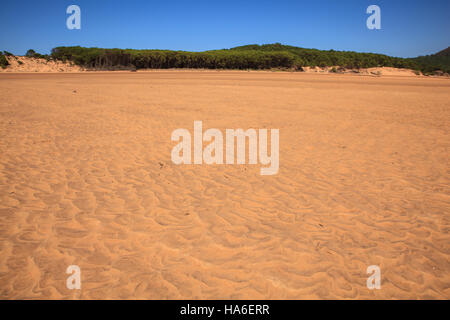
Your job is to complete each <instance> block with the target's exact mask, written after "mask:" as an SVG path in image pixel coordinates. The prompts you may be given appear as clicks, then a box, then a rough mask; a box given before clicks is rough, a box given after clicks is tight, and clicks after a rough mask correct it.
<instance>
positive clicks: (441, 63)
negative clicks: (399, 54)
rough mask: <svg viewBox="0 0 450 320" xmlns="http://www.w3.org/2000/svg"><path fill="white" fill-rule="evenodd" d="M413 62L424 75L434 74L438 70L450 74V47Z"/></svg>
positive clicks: (415, 59)
mask: <svg viewBox="0 0 450 320" xmlns="http://www.w3.org/2000/svg"><path fill="white" fill-rule="evenodd" d="M412 60H414V62H415V63H416V64H417V65H418V67H419V69H420V70H421V71H423V72H424V73H432V72H434V71H436V70H440V71H442V72H446V73H450V47H448V48H447V49H444V50H442V51H440V52H438V53H436V54H432V55H429V56H421V57H417V58H414V59H412Z"/></svg>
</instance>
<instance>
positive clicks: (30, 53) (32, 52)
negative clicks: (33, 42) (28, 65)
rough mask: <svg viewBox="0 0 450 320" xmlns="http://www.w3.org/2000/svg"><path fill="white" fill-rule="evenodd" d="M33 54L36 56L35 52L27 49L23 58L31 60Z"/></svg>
mask: <svg viewBox="0 0 450 320" xmlns="http://www.w3.org/2000/svg"><path fill="white" fill-rule="evenodd" d="M35 54H36V51H34V50H33V49H29V50H28V51H27V53H25V57H29V58H32V57H33V56H34V55H35Z"/></svg>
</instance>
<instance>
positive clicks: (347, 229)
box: [0, 71, 450, 299]
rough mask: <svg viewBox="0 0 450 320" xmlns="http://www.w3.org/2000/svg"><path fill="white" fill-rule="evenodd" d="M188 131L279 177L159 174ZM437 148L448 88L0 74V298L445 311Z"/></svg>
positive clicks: (449, 203) (448, 259) (239, 77)
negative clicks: (271, 141) (416, 302)
mask: <svg viewBox="0 0 450 320" xmlns="http://www.w3.org/2000/svg"><path fill="white" fill-rule="evenodd" d="M194 120H202V121H203V125H204V127H205V128H218V129H221V130H223V131H224V130H225V128H243V129H248V128H279V129H280V171H279V173H278V174H277V175H274V176H261V175H260V174H259V169H260V165H197V166H196V165H182V166H176V165H174V164H172V162H171V158H170V153H171V150H172V148H173V146H174V145H175V144H176V143H174V142H172V141H171V140H170V136H171V132H172V131H173V130H174V129H176V128H187V129H189V130H191V132H192V125H193V121H194ZM449 133H450V81H449V80H448V79H438V78H420V77H389V76H385V77H370V76H359V75H355V76H352V75H320V74H306V73H271V72H224V71H222V72H213V71H211V72H204V71H202V72H192V71H189V72H187V71H183V72H177V71H165V72H163V71H154V72H142V73H141V72H138V73H131V72H130V73H126V72H118V73H78V74H13V73H3V74H0V137H1V138H0V154H1V156H0V298H1V299H11V298H13V299H18V298H21V299H22V298H27V299H35V298H52V299H53V298H64V299H73V298H76V299H92V298H100V299H106V298H108V299H109V298H118V299H130V298H138V299H187V298H190V299H199V298H202V299H228V298H230V299H243V298H251V299H264V298H267V299H299V298H307V299H309V298H319V299H330V298H338V299H341V298H344V299H381V298H388V299H391V298H395V299H397V298H406V299H415V298H438V299H449V298H450V286H449V284H450V237H449V230H450V229H449V227H450V219H449V218H450V216H449V212H450V176H449V172H450V166H449V148H450V139H449ZM71 264H75V265H78V266H80V268H81V272H82V276H81V278H82V288H81V290H68V289H67V288H66V278H67V277H68V275H67V274H66V273H65V271H66V268H67V267H68V266H69V265H71ZM369 265H379V266H380V268H381V289H380V290H369V289H367V287H366V279H367V276H368V275H367V274H366V268H367V267H368V266H369Z"/></svg>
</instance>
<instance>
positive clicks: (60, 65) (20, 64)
mask: <svg viewBox="0 0 450 320" xmlns="http://www.w3.org/2000/svg"><path fill="white" fill-rule="evenodd" d="M6 59H7V60H8V62H9V66H7V67H6V68H5V69H3V68H0V73H1V72H13V73H17V72H26V73H29V72H82V71H83V69H82V68H81V67H79V66H77V65H74V64H73V63H70V62H62V61H54V60H49V61H47V60H46V59H40V58H29V57H23V56H9V57H6Z"/></svg>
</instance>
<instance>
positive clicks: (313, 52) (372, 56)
mask: <svg viewBox="0 0 450 320" xmlns="http://www.w3.org/2000/svg"><path fill="white" fill-rule="evenodd" d="M446 50H447V51H446ZM446 50H444V51H442V52H440V53H438V54H435V55H430V56H425V57H417V58H398V57H391V56H387V55H383V54H376V53H360V52H354V51H335V50H317V49H305V48H299V47H294V46H287V45H282V44H279V43H275V44H266V45H257V44H255V45H246V46H240V47H235V48H231V49H222V50H211V51H204V52H188V51H172V50H134V49H103V48H84V47H80V46H73V47H56V48H54V49H52V51H51V54H50V55H41V54H39V53H36V52H35V51H34V50H32V49H30V50H28V52H27V54H26V56H28V57H34V58H45V59H47V60H49V59H54V60H62V61H71V62H73V63H74V64H77V65H79V66H82V67H84V68H87V69H92V70H119V69H168V68H204V69H241V70H242V69H255V70H258V69H272V68H278V69H291V70H300V71H301V70H302V68H303V67H335V66H337V67H340V68H345V69H361V68H372V67H395V68H408V69H413V70H417V71H421V72H423V73H425V74H432V73H435V72H436V71H438V70H439V71H441V72H446V73H450V56H449V55H448V49H446ZM0 59H2V58H1V57H0Z"/></svg>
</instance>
